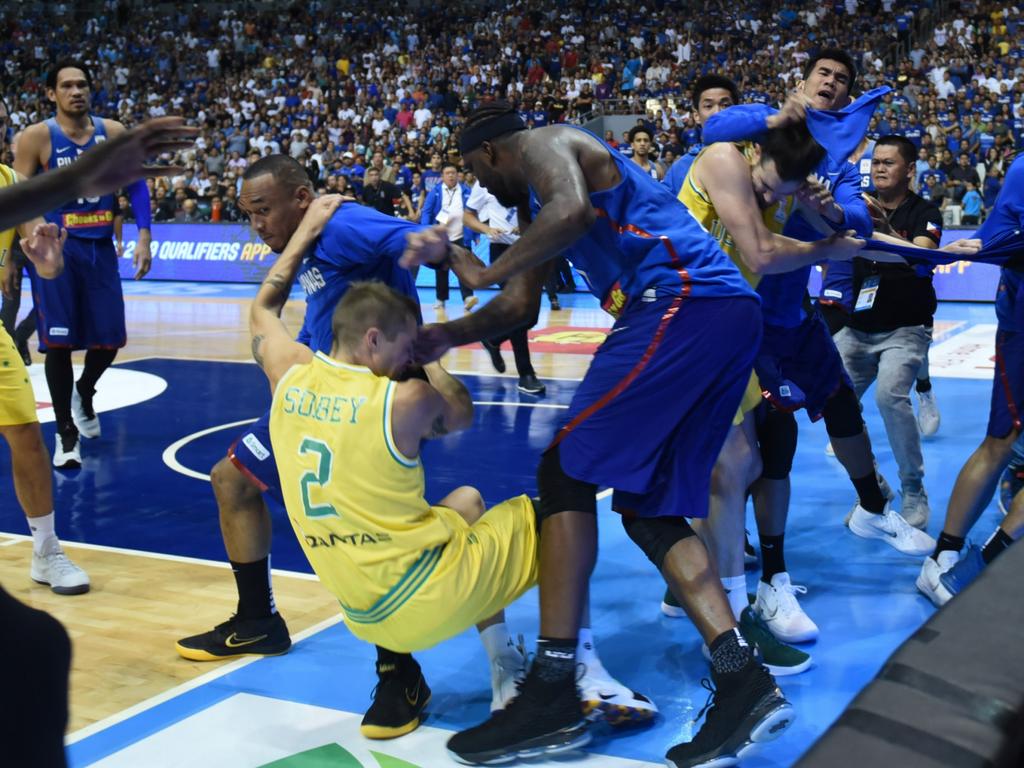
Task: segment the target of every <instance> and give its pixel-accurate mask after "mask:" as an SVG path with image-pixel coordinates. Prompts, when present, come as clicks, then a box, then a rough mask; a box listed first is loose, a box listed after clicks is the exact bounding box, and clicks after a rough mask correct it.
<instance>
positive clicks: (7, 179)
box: [0, 163, 18, 267]
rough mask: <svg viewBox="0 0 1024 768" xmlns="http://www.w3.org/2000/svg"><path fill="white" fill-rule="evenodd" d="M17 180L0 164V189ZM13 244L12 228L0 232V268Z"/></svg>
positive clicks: (11, 171) (9, 170)
mask: <svg viewBox="0 0 1024 768" xmlns="http://www.w3.org/2000/svg"><path fill="white" fill-rule="evenodd" d="M17 180H18V176H17V174H15V172H14V169H13V168H11V167H9V166H6V165H4V164H3V163H0V189H3V188H4V187H8V186H10V185H11V184H13V183H14V182H16V181H17ZM13 242H14V228H13V227H12V228H11V229H7V230H4V231H3V232H0V267H2V266H3V265H4V264H6V263H7V256H8V255H9V254H10V252H11V243H13Z"/></svg>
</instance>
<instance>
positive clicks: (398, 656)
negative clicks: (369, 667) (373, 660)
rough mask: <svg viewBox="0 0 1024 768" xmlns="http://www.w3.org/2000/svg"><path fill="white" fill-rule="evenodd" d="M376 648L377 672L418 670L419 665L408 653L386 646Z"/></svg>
mask: <svg viewBox="0 0 1024 768" xmlns="http://www.w3.org/2000/svg"><path fill="white" fill-rule="evenodd" d="M376 648H377V671H378V672H393V671H398V672H417V673H418V672H419V670H420V665H419V664H418V663H416V659H414V658H413V657H412V654H409V653H397V652H395V651H389V650H388V649H387V648H381V647H380V646H379V645H378V646H376Z"/></svg>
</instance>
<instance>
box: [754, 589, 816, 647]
mask: <svg viewBox="0 0 1024 768" xmlns="http://www.w3.org/2000/svg"><path fill="white" fill-rule="evenodd" d="M798 594H800V595H805V594H807V587H799V586H796V585H794V584H791V583H790V581H789V574H788V573H785V572H783V573H776V574H775V575H774V576H772V583H771V584H765V583H764V581H762V580H760V579H759V580H758V582H757V599H756V600H755V601H754V613H756V614H757V615H758V616H760V617H761V618H762V619H764V623H765V624H767V625H768V629H770V630H771V632H772V634H773V635H775V638H776V639H777V640H781V641H782V642H784V643H807V642H810V641H811V640H815V639H816V638H817V637H818V625H817V624H815V623H814V622H813V621H811V618H810V617H809V616H808V615H807V614H806V613H804V609H803V608H801V607H800V603H798V602H797V600H796V596H797V595H798Z"/></svg>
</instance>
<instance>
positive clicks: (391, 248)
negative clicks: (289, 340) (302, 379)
mask: <svg viewBox="0 0 1024 768" xmlns="http://www.w3.org/2000/svg"><path fill="white" fill-rule="evenodd" d="M425 228H426V227H423V226H421V225H419V224H413V223H412V222H409V221H405V220H404V219H397V218H395V217H394V216H386V215H385V214H383V213H380V212H379V211H376V210H374V209H373V208H369V207H367V206H363V205H359V204H358V203H343V204H342V205H341V207H340V208H338V210H337V211H335V212H334V215H333V216H332V217H331V220H330V221H329V222H327V226H326V227H324V231H323V234H321V235H320V238H319V239H318V240H317V241H316V244H315V245H314V246H313V248H312V249H311V250H310V252H309V253H308V254H307V255H306V257H305V258H304V259H303V261H302V267H301V268H300V270H299V277H298V279H299V284H300V285H301V286H302V288H303V290H304V291H305V293H306V319H305V321H304V322H303V324H302V330H301V331H300V332H299V336H298V341H300V342H301V343H303V344H306V345H308V346H309V347H310V348H311V349H313V351H315V352H324V353H325V354H330V352H331V346H332V342H333V329H332V327H331V318H332V317H333V315H334V308H335V307H336V306H337V305H338V301H339V300H340V299H341V297H342V296H343V295H344V294H345V291H347V290H348V287H349V286H350V285H351V284H352V283H354V282H356V281H362V280H379V281H380V282H382V283H385V284H386V285H389V286H391V287H392V288H394V289H395V290H396V291H398V292H399V293H402V294H405V295H406V296H409V297H411V298H412V299H413V300H415V301H416V304H417V306H418V305H419V298H418V295H417V293H416V284H415V283H414V282H413V277H412V273H411V272H409V270H407V269H404V268H402V267H400V266H399V265H398V259H399V257H400V256H401V255H402V251H404V250H405V236H406V234H407V233H409V232H419V231H420V230H422V229H425Z"/></svg>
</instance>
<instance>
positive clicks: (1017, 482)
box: [999, 464, 1024, 515]
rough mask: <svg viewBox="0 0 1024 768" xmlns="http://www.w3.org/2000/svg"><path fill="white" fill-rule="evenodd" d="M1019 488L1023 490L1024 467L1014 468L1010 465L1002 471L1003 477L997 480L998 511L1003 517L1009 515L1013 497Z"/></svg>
mask: <svg viewBox="0 0 1024 768" xmlns="http://www.w3.org/2000/svg"><path fill="white" fill-rule="evenodd" d="M1021 488H1024V467H1015V466H1013V465H1012V464H1011V465H1010V466H1008V467H1007V468H1006V469H1004V470H1003V476H1002V477H1000V478H999V511H1000V512H1002V513H1003V514H1004V515H1008V514H1010V507H1011V506H1012V505H1013V497H1014V496H1016V495H1017V494H1018V493H1019V492H1020V489H1021Z"/></svg>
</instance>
